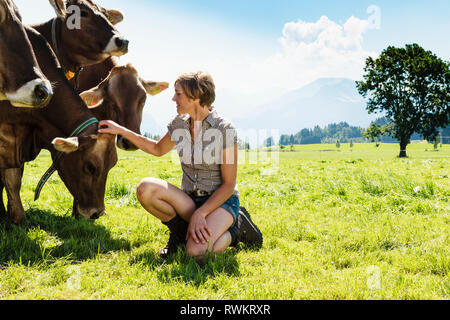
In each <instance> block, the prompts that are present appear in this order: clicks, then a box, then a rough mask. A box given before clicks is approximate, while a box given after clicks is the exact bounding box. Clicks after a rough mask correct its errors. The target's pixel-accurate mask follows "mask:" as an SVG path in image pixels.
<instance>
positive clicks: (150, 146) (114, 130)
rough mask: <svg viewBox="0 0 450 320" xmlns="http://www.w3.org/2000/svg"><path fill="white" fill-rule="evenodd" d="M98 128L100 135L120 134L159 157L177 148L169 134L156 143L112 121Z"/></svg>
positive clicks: (143, 149)
mask: <svg viewBox="0 0 450 320" xmlns="http://www.w3.org/2000/svg"><path fill="white" fill-rule="evenodd" d="M98 127H99V129H98V132H99V133H109V134H116V135H117V134H119V135H121V136H122V137H124V138H125V139H127V140H128V141H130V142H131V143H132V144H134V145H135V146H136V147H137V148H139V149H141V150H142V151H144V152H146V153H149V154H151V155H154V156H157V157H161V156H163V155H165V154H167V153H168V152H169V151H170V150H172V149H173V148H174V147H175V142H173V141H172V140H171V139H170V135H169V133H166V135H165V136H164V137H163V138H162V139H161V140H159V141H155V140H152V139H149V138H146V137H144V136H142V135H140V134H137V133H135V132H133V131H131V130H129V129H127V128H125V127H122V126H121V125H119V124H117V123H115V122H114V121H111V120H103V121H100V123H99V125H98Z"/></svg>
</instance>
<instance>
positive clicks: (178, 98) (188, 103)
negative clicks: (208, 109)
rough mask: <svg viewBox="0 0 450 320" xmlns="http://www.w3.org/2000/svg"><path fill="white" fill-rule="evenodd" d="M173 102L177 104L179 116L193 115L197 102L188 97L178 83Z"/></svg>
mask: <svg viewBox="0 0 450 320" xmlns="http://www.w3.org/2000/svg"><path fill="white" fill-rule="evenodd" d="M172 101H174V102H175V103H176V104H177V112H178V114H187V113H189V114H192V113H193V112H194V111H195V100H194V99H190V98H189V97H188V96H186V94H185V93H184V90H183V88H182V87H181V86H180V84H178V83H177V84H176V85H175V94H174V96H173V98H172Z"/></svg>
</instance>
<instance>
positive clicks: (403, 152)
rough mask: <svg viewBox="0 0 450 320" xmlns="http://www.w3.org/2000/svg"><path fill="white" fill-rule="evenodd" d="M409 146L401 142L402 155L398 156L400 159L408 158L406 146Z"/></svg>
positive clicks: (405, 142)
mask: <svg viewBox="0 0 450 320" xmlns="http://www.w3.org/2000/svg"><path fill="white" fill-rule="evenodd" d="M407 145H408V142H407V141H400V154H399V155H398V157H399V158H407V157H408V156H407V155H406V146H407Z"/></svg>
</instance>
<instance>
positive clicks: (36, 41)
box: [27, 30, 93, 135]
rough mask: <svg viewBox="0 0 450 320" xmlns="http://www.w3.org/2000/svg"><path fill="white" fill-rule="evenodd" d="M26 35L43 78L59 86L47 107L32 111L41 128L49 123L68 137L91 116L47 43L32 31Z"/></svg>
mask: <svg viewBox="0 0 450 320" xmlns="http://www.w3.org/2000/svg"><path fill="white" fill-rule="evenodd" d="M27 34H28V38H29V39H30V42H31V44H32V45H33V49H34V51H35V55H36V58H37V60H38V63H39V65H40V66H41V69H42V70H43V72H44V74H45V76H46V77H47V78H48V79H49V80H50V82H52V83H57V84H59V85H58V86H57V88H55V90H54V95H53V98H52V100H51V101H50V103H49V104H48V106H47V107H46V108H43V109H37V110H33V111H34V113H35V115H36V116H38V117H39V118H40V120H39V122H40V123H41V124H42V126H45V125H46V123H47V122H49V123H51V124H52V125H54V126H55V127H57V128H59V129H60V130H61V131H62V132H63V133H64V134H65V135H68V134H70V133H71V132H72V131H73V130H75V128H76V127H77V126H79V125H80V124H81V123H82V122H83V121H86V120H88V119H89V118H91V117H92V116H93V114H92V112H90V111H89V110H88V109H87V107H86V104H85V103H84V102H83V100H82V99H81V98H80V96H79V95H78V94H77V93H76V92H75V90H74V88H73V87H72V86H71V85H70V84H69V83H68V82H67V80H66V79H65V76H64V73H62V72H61V69H59V68H58V67H57V63H58V62H57V61H56V59H55V57H54V56H53V55H52V53H51V51H50V50H49V49H48V43H47V42H45V41H44V39H42V37H40V36H39V35H38V34H36V33H33V32H32V30H29V31H27Z"/></svg>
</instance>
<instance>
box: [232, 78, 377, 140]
mask: <svg viewBox="0 0 450 320" xmlns="http://www.w3.org/2000/svg"><path fill="white" fill-rule="evenodd" d="M375 118H376V116H374V115H369V114H368V113H367V111H366V101H365V100H364V98H363V97H362V96H361V95H359V93H358V91H357V89H356V85H355V81H353V80H350V79H346V78H321V79H318V80H316V81H314V82H312V83H310V84H308V85H306V86H304V87H301V88H300V89H297V90H293V91H289V92H287V93H285V94H283V95H281V96H280V97H278V98H275V99H274V100H272V101H270V102H267V103H265V104H262V105H260V106H259V107H258V108H255V109H253V110H252V112H251V113H250V114H245V115H242V116H239V117H234V118H233V123H234V124H235V125H236V127H238V128H244V129H250V128H252V129H268V130H270V129H279V130H280V134H295V133H297V132H299V131H300V130H301V129H303V128H311V129H312V128H314V126H316V125H318V126H320V127H324V126H326V125H328V124H330V123H339V122H341V121H345V122H347V123H349V124H350V125H352V126H361V127H368V126H369V125H370V122H371V121H373V120H375Z"/></svg>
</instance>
